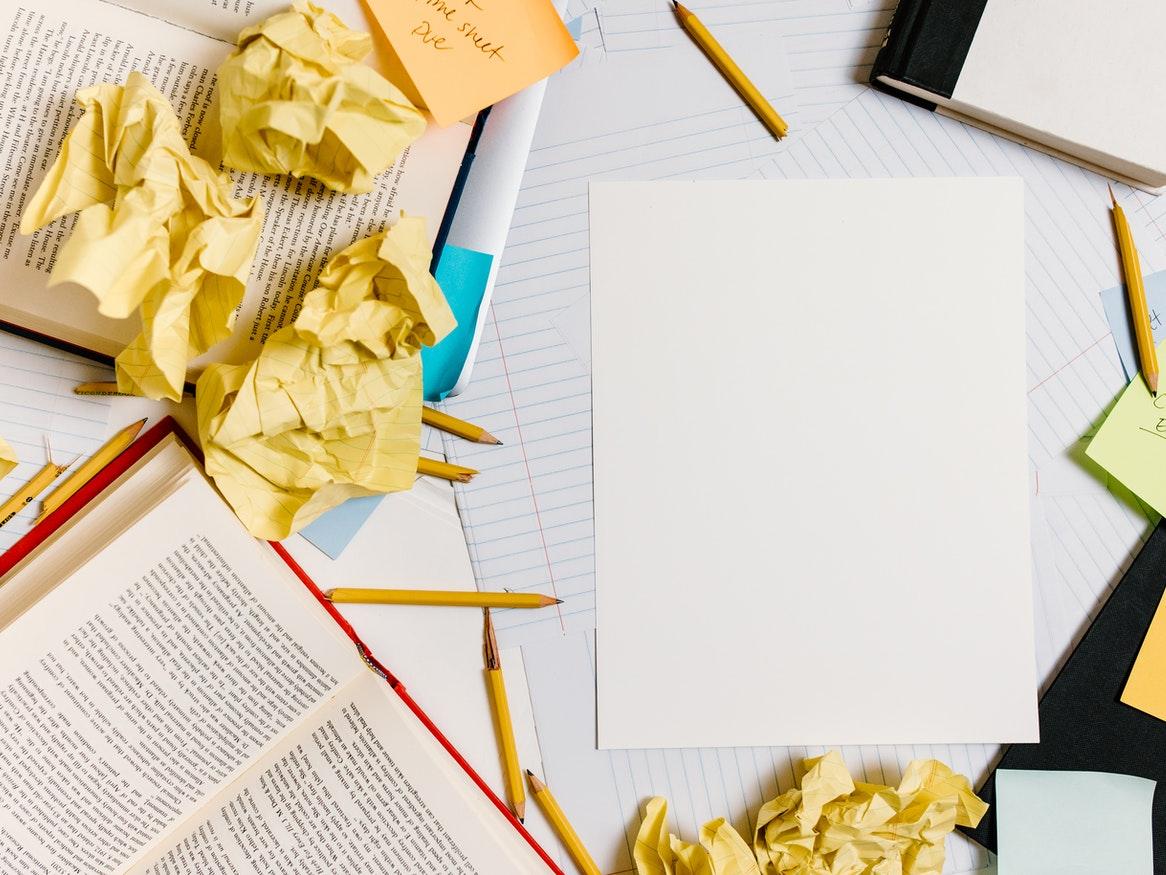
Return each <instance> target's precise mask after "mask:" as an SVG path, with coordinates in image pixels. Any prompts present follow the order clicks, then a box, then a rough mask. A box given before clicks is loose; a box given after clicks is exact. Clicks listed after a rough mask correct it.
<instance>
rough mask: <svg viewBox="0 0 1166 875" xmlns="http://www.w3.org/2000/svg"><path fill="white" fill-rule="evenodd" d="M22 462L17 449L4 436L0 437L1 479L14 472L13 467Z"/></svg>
mask: <svg viewBox="0 0 1166 875" xmlns="http://www.w3.org/2000/svg"><path fill="white" fill-rule="evenodd" d="M19 464H20V460H18V459H17V458H16V451H15V450H13V449H12V446H11V444H9V443H8V441H6V440H4V438H0V480H3V479H4V478H5V477H7V476H8V475H9V474H11V473H12V469H13V468H15V467H16V466H17V465H19Z"/></svg>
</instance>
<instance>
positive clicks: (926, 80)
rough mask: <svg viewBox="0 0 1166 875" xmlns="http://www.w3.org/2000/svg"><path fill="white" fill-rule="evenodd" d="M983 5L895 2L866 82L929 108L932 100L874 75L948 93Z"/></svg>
mask: <svg viewBox="0 0 1166 875" xmlns="http://www.w3.org/2000/svg"><path fill="white" fill-rule="evenodd" d="M987 4H988V0H900V2H899V5H898V7H897V8H896V9H895V14H894V16H893V17H892V18H891V24H890V27H889V28H888V30H887V37H886V40H885V41H884V43H883V47H882V48H881V49H880V50H879V53H878V56H877V57H876V58H875V62H874V66H873V67H871V71H870V83H871V85H873V86H874V87H875V88H878V89H880V90H881V91H886V92H888V93H891V94H894V95H895V96H896V97H901V98H902V99H904V100H908V101H910V102H911V103H914V104H917V105H919V106H923V107H926V108H927V109H935V104H934V103H932V102H930V101H927V100H925V99H923V98H921V97H918V96H916V95H913V94H908V93H906V92H904V91H900V90H899V89H897V88H895V87H893V86H891V85H888V84H887V83H886V82H882V81H880V78H879V77H884V76H885V77H886V78H888V79H894V80H896V81H898V82H903V83H906V84H908V85H914V86H916V87H917V88H921V89H923V90H924V91H927V92H930V93H932V94H935V95H938V96H940V97H951V95H952V93H953V92H954V91H955V85H956V82H957V81H958V80H959V77H960V71H961V70H962V69H963V66H964V61H965V60H966V59H967V56H968V49H969V48H970V47H971V45H972V38H973V37H974V36H975V35H976V27H977V26H978V25H979V23H980V17H981V16H982V15H983V13H984V7H985V6H987Z"/></svg>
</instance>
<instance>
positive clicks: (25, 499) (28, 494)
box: [0, 459, 71, 526]
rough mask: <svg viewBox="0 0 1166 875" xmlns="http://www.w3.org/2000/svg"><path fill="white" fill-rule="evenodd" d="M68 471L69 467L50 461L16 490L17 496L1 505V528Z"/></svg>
mask: <svg viewBox="0 0 1166 875" xmlns="http://www.w3.org/2000/svg"><path fill="white" fill-rule="evenodd" d="M70 464H71V463H70ZM68 470H69V466H68V465H58V464H56V463H55V462H54V461H53V460H52V459H49V460H48V461H47V462H46V463H45V466H44V467H43V468H41V469H40V470H39V471H37V472H36V473H35V474H33V475H32V479H31V480H29V481H28V482H27V483H25V484H24V485H23V486H21V487H20V488H19V489H18V490H16V494H15V495H13V496H12V497H11V498H9V499H8V500H7V501H6V502H4V503H3V504H0V526H3V525H5V524H6V523H7V522H8V521H9V520H11V519H12V518H13V517H14V516H16V515H17V514H18V513H20V511H21V510H23V509H24V507H25V505H27V504H29V503H30V502H32V501H35V500H36V497H37V496H38V495H40V494H41V493H42V492H44V491H45V490H46V489H47V488H48V486H49V484H50V483H52V482H53V481H54V480H56V479H57V478H58V477H60V476H61V475H62V474H64V473H65V472H66V471H68Z"/></svg>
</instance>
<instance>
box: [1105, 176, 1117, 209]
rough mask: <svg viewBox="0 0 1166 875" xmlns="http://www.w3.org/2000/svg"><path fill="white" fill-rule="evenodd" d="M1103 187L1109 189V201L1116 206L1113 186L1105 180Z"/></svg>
mask: <svg viewBox="0 0 1166 875" xmlns="http://www.w3.org/2000/svg"><path fill="white" fill-rule="evenodd" d="M1105 187H1106V188H1108V189H1109V201H1110V203H1112V204H1113V205H1114V206H1115V207H1116V206H1117V198H1116V197H1114V196H1113V186H1112V185H1110V184H1109V183H1108V182H1107V183H1106V184H1105Z"/></svg>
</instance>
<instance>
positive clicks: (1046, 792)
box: [996, 769, 1156, 875]
mask: <svg viewBox="0 0 1166 875" xmlns="http://www.w3.org/2000/svg"><path fill="white" fill-rule="evenodd" d="M1155 785H1156V782H1154V781H1151V780H1148V779H1146V778H1135V777H1133V776H1132V775H1117V774H1111V773H1108V772H1045V771H1020V770H1015V769H1000V770H999V771H997V772H996V842H997V853H998V854H999V857H1000V858H999V860H998V861H997V875H1117V873H1119V872H1120V873H1121V875H1153V873H1154V832H1153V821H1152V819H1151V809H1152V807H1153V804H1154V788H1155Z"/></svg>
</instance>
